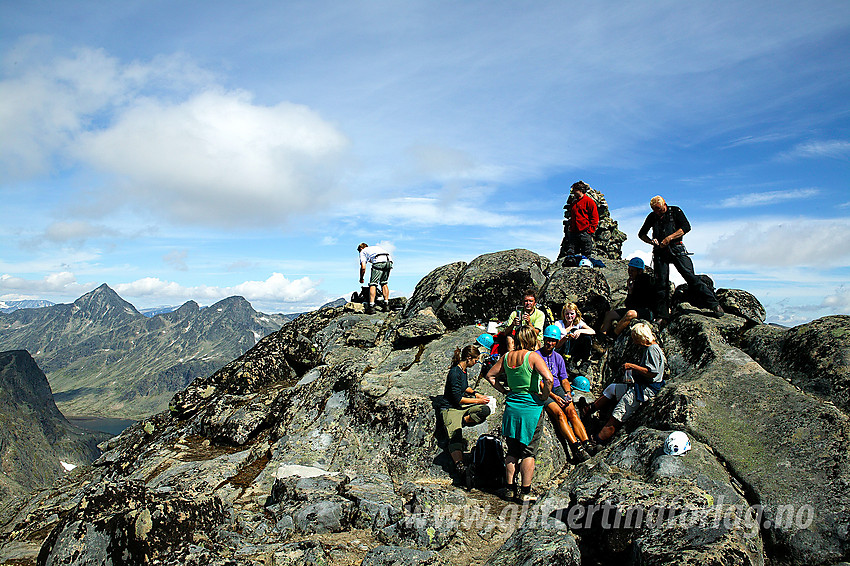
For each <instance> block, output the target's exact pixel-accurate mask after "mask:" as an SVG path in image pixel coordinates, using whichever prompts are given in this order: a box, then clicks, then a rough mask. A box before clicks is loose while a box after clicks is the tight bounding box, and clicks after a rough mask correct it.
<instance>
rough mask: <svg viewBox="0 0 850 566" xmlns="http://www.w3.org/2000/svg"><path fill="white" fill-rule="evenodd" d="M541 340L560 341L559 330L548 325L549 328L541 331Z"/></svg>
mask: <svg viewBox="0 0 850 566" xmlns="http://www.w3.org/2000/svg"><path fill="white" fill-rule="evenodd" d="M543 338H554V339H555V340H560V339H561V329H560V328H558V327H557V326H555V325H554V324H550V325H549V326H547V327H546V328H544V329H543Z"/></svg>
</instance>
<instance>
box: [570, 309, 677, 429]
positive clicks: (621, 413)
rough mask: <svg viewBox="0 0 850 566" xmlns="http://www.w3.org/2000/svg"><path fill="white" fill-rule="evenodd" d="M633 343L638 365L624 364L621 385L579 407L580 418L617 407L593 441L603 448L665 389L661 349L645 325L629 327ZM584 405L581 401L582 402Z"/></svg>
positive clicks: (613, 385) (608, 389)
mask: <svg viewBox="0 0 850 566" xmlns="http://www.w3.org/2000/svg"><path fill="white" fill-rule="evenodd" d="M631 336H632V341H633V342H634V343H635V344H637V345H638V346H640V350H641V352H640V363H639V364H633V363H630V362H626V363H624V364H623V373H624V379H623V381H624V383H612V384H611V385H609V386H608V387H606V388H605V391H603V392H602V395H601V396H599V398H597V399H596V401H594V402H593V403H592V404H590V405H586V404H582V405H581V408H580V411H581V415H582V417H586V416H589V415H592V414H593V413H594V412H596V411H600V410H601V411H604V410H606V409H607V408H609V407H610V406H611V405H612V404H614V403H616V405H615V406H614V410H613V411H612V413H611V417H610V418H609V419H608V422H607V423H606V424H605V426H603V427H602V430H600V431H599V434H598V435H595V436H594V438H593V441H594V443H595V444H597V445H599V444H605V443H606V442H608V441H609V440H610V439H611V436H613V435H614V433H615V432H616V431H617V429H619V428H620V426H621V425H622V424H623V422H625V420H626V419H628V418H629V417H630V416H631V415H632V414H633V413H634V412H635V409H637V408H638V407H639V406H640V404H641V403H643V402H644V401H646V400H647V399H651V398H652V397H654V396H655V394H656V393H658V391H659V390H660V389H661V387H662V386H663V385H664V366H665V364H666V363H667V361H666V359H665V357H664V352H662V351H661V346H659V345H658V342H656V340H655V336H653V334H652V329H651V328H650V327H649V325H648V324H645V323H643V322H640V323H638V324H636V325H634V326H633V327H632V332H631ZM582 401H583V399H582Z"/></svg>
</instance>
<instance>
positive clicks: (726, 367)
mask: <svg viewBox="0 0 850 566" xmlns="http://www.w3.org/2000/svg"><path fill="white" fill-rule="evenodd" d="M735 318H736V317H724V318H723V319H721V320H720V321H714V320H711V319H708V318H706V317H702V316H698V315H686V316H683V317H680V318H679V319H677V320H675V321H674V323H672V324H671V325H670V326H668V327H667V329H665V332H664V338H665V340H664V345H665V350H666V352H667V355H668V359H670V361H671V366H674V368H671V369H672V371H673V373H674V377H673V378H672V379H671V381H670V383H668V384H667V386H665V387H664V388H663V389H662V390H661V391H660V392H659V394H658V395H657V396H656V398H655V399H654V400H653V402H652V403H651V404H650V405H649V406H648V407H646V409H645V410H644V411H643V414H642V415H641V416H640V417H639V420H640V422H644V423H648V424H652V425H654V426H658V427H660V428H669V427H684V428H685V429H686V430H689V431H692V432H693V433H694V435H696V436H697V437H698V438H700V439H702V440H704V441H705V442H706V443H708V444H710V445H711V447H712V449H713V450H714V451H715V452H716V453H717V454H718V455H719V456H720V457H721V458H722V459H723V460H724V461H725V462H726V463H727V465H728V466H729V469H730V470H731V471H732V473H733V474H734V475H735V477H736V478H737V479H738V481H740V482H741V483H742V484H744V485H745V486H746V487H747V489H748V490H749V491H750V493H752V494H753V496H754V498H755V499H756V501H754V502H757V503H759V504H760V505H762V506H763V507H764V509H765V511H764V517H765V518H766V519H767V520H768V521H769V523H765V527H764V533H765V535H766V536H767V537H768V538H769V541H770V545H771V547H772V549H773V552H774V553H775V554H776V555H779V556H782V557H783V561H786V562H789V563H795V564H825V563H830V562H833V561H837V560H839V559H840V558H841V557H843V556H846V553H847V551H848V548H850V534H848V530H847V525H848V524H850V456H848V453H847V450H846V446H847V443H848V441H850V420H849V419H848V417H847V416H846V415H844V414H842V413H841V412H840V411H838V410H837V409H836V408H835V406H834V405H832V404H831V403H827V402H824V401H821V400H819V399H818V398H816V397H813V396H811V395H808V394H806V393H803V392H801V391H800V390H799V389H797V388H796V387H794V386H792V385H791V384H789V383H788V382H787V381H786V380H785V379H783V378H782V377H779V376H776V375H773V374H771V373H769V372H767V371H765V369H764V368H762V367H761V366H760V365H759V364H757V363H756V362H755V361H754V360H753V359H752V358H751V357H749V356H748V355H746V354H745V353H744V352H742V351H741V350H739V349H737V348H734V347H731V346H729V343H728V340H727V339H725V338H724V330H723V329H729V328H730V326H729V325H730V324H732V323H733V320H727V319H735ZM737 320H738V321H741V319H740V318H738V319H737ZM739 333H740V325H738V330H737V331H733V332H732V334H733V335H735V336H737V334H739ZM674 360H675V363H674ZM789 509H793V512H792V517H791V518H790V519H789V517H788V516H786V513H787V512H788V510H789ZM809 518H810V519H811V522H810V523H809V522H807V521H806V520H807V519H809Z"/></svg>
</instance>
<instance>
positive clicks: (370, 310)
mask: <svg viewBox="0 0 850 566" xmlns="http://www.w3.org/2000/svg"><path fill="white" fill-rule="evenodd" d="M366 314H375V305H373V304H371V303H370V304H368V305H366Z"/></svg>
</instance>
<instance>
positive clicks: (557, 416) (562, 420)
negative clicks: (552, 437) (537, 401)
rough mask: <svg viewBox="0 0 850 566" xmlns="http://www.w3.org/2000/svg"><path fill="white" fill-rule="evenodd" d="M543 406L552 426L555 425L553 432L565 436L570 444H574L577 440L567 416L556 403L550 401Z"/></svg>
mask: <svg viewBox="0 0 850 566" xmlns="http://www.w3.org/2000/svg"><path fill="white" fill-rule="evenodd" d="M545 408H546V415H547V416H548V417H549V420H550V421H552V426H554V427H555V432H557V433H558V434H559V435H560V436H561V438H565V439H566V440H567V442H569V443H570V444H575V443H576V442H577V440H576V435H575V433H573V429H572V428H570V424H569V422H568V421H567V417H566V415H564V413H563V411H561V408H560V407H559V406H558V404H557V403H555V402H552V403H549V404H548V405H546V407H545ZM579 422H581V421H579Z"/></svg>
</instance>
